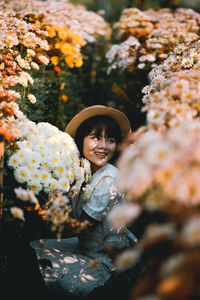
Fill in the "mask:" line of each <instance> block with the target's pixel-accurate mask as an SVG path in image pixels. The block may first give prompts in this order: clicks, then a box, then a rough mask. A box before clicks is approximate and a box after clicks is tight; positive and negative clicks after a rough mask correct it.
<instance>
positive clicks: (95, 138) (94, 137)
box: [92, 135, 100, 140]
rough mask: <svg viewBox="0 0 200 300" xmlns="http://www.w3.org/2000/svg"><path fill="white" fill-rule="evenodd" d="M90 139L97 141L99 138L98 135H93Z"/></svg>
mask: <svg viewBox="0 0 200 300" xmlns="http://www.w3.org/2000/svg"><path fill="white" fill-rule="evenodd" d="M92 139H93V140H99V139H100V137H99V136H98V135H93V136H92Z"/></svg>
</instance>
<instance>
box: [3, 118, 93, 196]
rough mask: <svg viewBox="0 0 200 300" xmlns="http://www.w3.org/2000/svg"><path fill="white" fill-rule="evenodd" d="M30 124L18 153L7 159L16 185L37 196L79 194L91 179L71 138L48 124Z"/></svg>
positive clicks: (17, 144)
mask: <svg viewBox="0 0 200 300" xmlns="http://www.w3.org/2000/svg"><path fill="white" fill-rule="evenodd" d="M29 123H30V124H29V130H24V134H23V135H22V136H21V137H20V138H19V139H18V141H16V146H17V151H16V152H14V153H10V155H9V160H8V166H9V167H11V168H13V169H14V176H15V179H16V180H17V182H20V183H23V184H25V185H26V186H27V188H29V189H30V190H32V191H33V192H34V193H35V194H36V195H37V194H39V192H40V191H44V192H45V193H47V194H48V193H49V192H50V191H52V190H59V191H61V192H62V193H64V194H67V193H69V192H70V191H71V190H72V188H73V189H76V190H77V191H79V190H80V188H81V186H82V184H83V183H84V182H87V181H89V179H90V164H89V162H88V161H87V160H85V159H80V157H79V151H78V148H77V147H76V144H75V142H74V140H73V139H72V137H71V136H70V135H68V134H67V133H65V132H62V131H60V130H59V129H58V128H57V127H55V126H53V125H51V124H49V123H45V122H41V123H38V124H35V123H34V122H29ZM15 148H16V147H15Z"/></svg>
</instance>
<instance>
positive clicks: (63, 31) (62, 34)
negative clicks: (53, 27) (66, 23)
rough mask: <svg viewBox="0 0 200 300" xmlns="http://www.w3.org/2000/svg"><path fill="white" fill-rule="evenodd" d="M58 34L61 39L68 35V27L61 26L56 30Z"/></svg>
mask: <svg viewBox="0 0 200 300" xmlns="http://www.w3.org/2000/svg"><path fill="white" fill-rule="evenodd" d="M58 36H59V38H60V39H61V40H65V39H66V38H67V36H68V29H67V27H62V28H60V30H59V31H58Z"/></svg>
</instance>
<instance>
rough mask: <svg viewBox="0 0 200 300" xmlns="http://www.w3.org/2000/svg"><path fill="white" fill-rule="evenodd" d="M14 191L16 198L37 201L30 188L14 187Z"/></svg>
mask: <svg viewBox="0 0 200 300" xmlns="http://www.w3.org/2000/svg"><path fill="white" fill-rule="evenodd" d="M14 192H15V194H16V196H17V198H18V199H20V200H22V201H30V202H31V203H34V204H36V203H38V200H37V198H36V197H35V195H34V193H33V192H32V191H30V190H24V189H23V188H21V187H19V188H15V189H14Z"/></svg>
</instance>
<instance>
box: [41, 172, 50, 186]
mask: <svg viewBox="0 0 200 300" xmlns="http://www.w3.org/2000/svg"><path fill="white" fill-rule="evenodd" d="M40 175H41V179H42V181H43V184H44V185H45V186H47V185H48V184H49V180H50V178H51V174H49V173H48V172H46V171H41V173H40Z"/></svg>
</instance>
